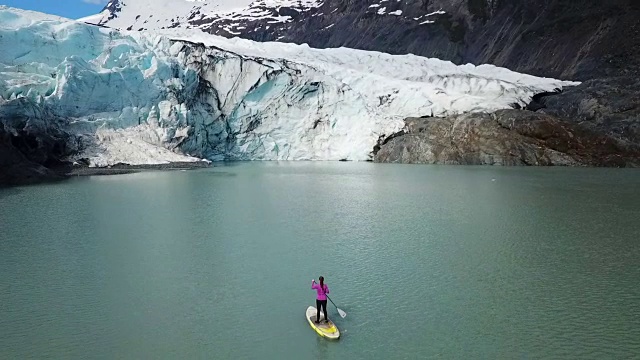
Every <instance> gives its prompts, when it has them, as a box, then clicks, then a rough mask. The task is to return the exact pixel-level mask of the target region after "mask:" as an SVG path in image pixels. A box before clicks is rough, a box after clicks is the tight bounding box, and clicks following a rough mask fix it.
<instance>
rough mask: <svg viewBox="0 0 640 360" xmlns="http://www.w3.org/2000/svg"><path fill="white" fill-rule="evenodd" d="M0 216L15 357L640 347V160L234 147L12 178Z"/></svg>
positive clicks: (0, 195)
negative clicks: (220, 158)
mask: <svg viewBox="0 0 640 360" xmlns="http://www.w3.org/2000/svg"><path fill="white" fill-rule="evenodd" d="M0 229H1V231H0V274H2V276H1V277H0V358H3V359H5V358H6V359H18V358H19V359H22V358H65V359H70V358H74V359H79V358H82V359H85V358H105V359H114V358H119V359H142V358H148V359H151V358H153V359H164V358H170V359H178V358H179V359H187V358H189V359H194V358H209V359H422V358H447V359H461V358H492V359H495V358H578V359H603V358H639V357H640V286H638V284H639V279H640V172H639V171H636V170H614V169H567V168H499V167H455V166H451V167H447V166H416V165H391V164H372V163H239V164H229V165H228V166H220V167H216V168H213V169H207V170H197V171H184V172H148V173H139V174H132V175H122V176H109V177H106V176H104V177H91V178H78V179H73V180H71V181H67V182H64V183H58V184H52V185H42V186H33V187H22V188H15V189H6V190H0ZM320 275H323V276H324V277H325V279H326V281H327V284H328V285H329V287H330V289H331V294H330V295H331V298H332V299H333V301H334V302H335V303H336V304H337V305H338V307H340V308H341V309H343V310H344V311H346V312H347V317H346V318H344V319H342V318H340V317H339V316H338V314H337V311H336V309H335V307H334V306H333V305H332V304H331V303H329V304H328V310H329V316H330V317H333V320H334V321H335V322H336V324H337V325H338V326H339V328H340V329H341V331H342V338H341V339H340V340H338V341H337V342H330V341H327V340H324V339H322V338H320V337H319V336H317V335H316V334H315V332H313V330H312V329H311V328H310V327H309V325H308V324H307V323H306V320H305V318H304V312H305V309H306V308H307V306H309V305H314V292H313V291H312V290H311V289H310V282H311V279H313V278H315V279H317V278H318V276H320Z"/></svg>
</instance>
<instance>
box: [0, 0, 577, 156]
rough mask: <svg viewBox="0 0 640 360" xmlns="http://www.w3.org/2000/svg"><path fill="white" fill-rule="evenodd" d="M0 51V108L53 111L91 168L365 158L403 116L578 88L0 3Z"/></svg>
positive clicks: (496, 105) (493, 105)
mask: <svg viewBox="0 0 640 360" xmlns="http://www.w3.org/2000/svg"><path fill="white" fill-rule="evenodd" d="M234 3H235V2H234ZM201 4H202V3H201ZM228 4H231V2H229V3H228ZM0 47H1V48H2V49H4V50H5V51H3V52H0V113H6V112H9V111H14V110H12V109H15V108H16V104H17V101H29V103H30V104H31V106H32V107H33V109H35V110H34V114H36V115H33V116H32V118H33V119H32V120H33V121H40V122H43V123H46V122H47V121H49V119H50V118H51V117H55V118H61V119H65V121H66V122H65V124H64V125H62V126H63V129H62V130H64V131H67V132H69V133H72V134H76V135H77V136H79V137H80V138H81V139H82V141H83V149H84V150H83V151H82V152H81V153H80V154H77V155H76V156H75V157H74V159H73V160H77V159H80V158H88V159H89V161H90V163H91V164H92V165H93V166H107V165H112V164H115V163H118V162H122V163H130V164H152V163H163V162H167V161H196V160H198V159H201V158H206V159H209V160H223V159H232V160H235V159H239V160H340V159H349V160H367V159H369V158H370V154H371V151H372V149H373V147H374V145H375V144H376V142H377V140H378V138H379V137H380V136H381V135H390V134H392V133H394V132H397V131H399V130H401V129H402V127H403V126H404V122H403V120H404V119H405V118H406V117H409V116H422V115H435V116H443V115H450V114H458V113H462V112H468V111H493V110H497V109H503V108H509V107H510V105H511V104H513V103H519V104H525V103H528V102H529V101H530V99H531V98H532V96H533V95H534V94H536V93H540V92H543V91H552V90H554V89H556V88H562V87H564V86H569V85H576V84H577V83H572V82H564V81H560V80H555V79H546V78H538V77H533V76H529V75H524V74H519V73H516V72H512V71H509V70H507V69H503V68H498V67H495V66H491V65H482V66H473V65H470V64H468V65H463V66H456V65H454V64H453V63H451V62H445V61H441V60H438V59H429V58H423V57H418V56H414V55H403V56H394V55H389V54H385V53H379V52H369V51H361V50H353V49H347V48H336V49H325V50H320V49H312V48H309V47H308V46H306V45H295V44H283V43H275V42H274V43H257V42H252V41H249V40H243V39H237V38H236V39H226V38H223V37H218V36H213V35H208V34H205V33H203V32H201V31H199V30H189V29H180V28H176V29H164V30H156V31H143V32H128V31H116V30H113V29H107V28H101V27H95V26H90V25H87V24H84V23H82V22H76V21H70V20H67V19H62V18H57V17H53V16H48V15H43V14H38V13H33V12H27V11H21V10H16V9H12V8H7V7H0ZM56 126H57V125H56ZM185 154H191V155H192V156H186V155H185Z"/></svg>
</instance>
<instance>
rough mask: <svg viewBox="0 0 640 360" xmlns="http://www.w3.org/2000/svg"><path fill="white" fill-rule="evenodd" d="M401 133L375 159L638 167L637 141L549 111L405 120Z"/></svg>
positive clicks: (487, 163)
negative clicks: (561, 117)
mask: <svg viewBox="0 0 640 360" xmlns="http://www.w3.org/2000/svg"><path fill="white" fill-rule="evenodd" d="M404 131H405V134H402V135H399V136H394V137H393V138H392V139H391V140H389V141H388V142H387V143H386V144H384V145H382V146H381V147H380V149H379V151H378V152H377V154H376V155H375V158H374V161H375V162H393V163H398V162H399V163H422V164H459V165H508V166H513V165H540V166H549V165H562V166H607V167H638V166H639V165H640V147H639V146H638V145H637V144H633V143H629V142H626V141H623V140H620V139H616V138H614V137H612V136H609V135H604V134H600V133H598V132H596V131H593V130H591V129H589V128H586V127H583V126H581V125H578V124H573V123H569V122H566V121H563V120H560V119H559V118H557V117H555V116H551V115H546V114H541V113H536V112H531V111H525V110H500V111H497V112H495V113H492V114H487V113H469V114H463V115H457V116H451V117H446V118H429V119H424V118H409V119H407V120H406V129H405V130H404Z"/></svg>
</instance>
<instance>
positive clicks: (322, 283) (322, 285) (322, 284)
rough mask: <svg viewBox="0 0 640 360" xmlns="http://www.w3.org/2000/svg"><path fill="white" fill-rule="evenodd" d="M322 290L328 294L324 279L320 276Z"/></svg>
mask: <svg viewBox="0 0 640 360" xmlns="http://www.w3.org/2000/svg"><path fill="white" fill-rule="evenodd" d="M319 279H320V289H322V292H326V291H327V290H325V289H324V277H322V276H320V278H319Z"/></svg>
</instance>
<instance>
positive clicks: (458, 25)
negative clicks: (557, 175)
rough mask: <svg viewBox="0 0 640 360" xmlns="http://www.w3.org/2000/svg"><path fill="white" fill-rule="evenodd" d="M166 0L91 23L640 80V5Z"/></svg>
mask: <svg viewBox="0 0 640 360" xmlns="http://www.w3.org/2000/svg"><path fill="white" fill-rule="evenodd" d="M162 1H163V2H164V3H167V4H173V6H169V5H167V6H153V5H149V4H147V2H148V0H112V1H111V2H110V3H109V4H108V5H107V7H106V8H105V11H104V15H103V16H101V17H99V18H98V19H97V20H96V19H95V18H93V19H92V20H91V21H93V22H97V23H100V24H103V25H106V26H112V27H117V28H121V29H127V28H129V29H133V30H138V29H154V28H163V27H165V28H166V27H185V28H199V29H201V30H203V31H206V32H209V33H212V34H216V35H221V36H226V37H236V36H237V37H242V38H246V39H251V40H256V41H282V42H294V43H298V44H301V43H307V44H309V46H311V47H319V48H324V47H340V46H344V47H351V48H357V49H364V50H375V51H381V52H387V53H391V54H406V53H413V54H416V55H421V56H427V57H437V58H440V59H443V60H451V61H453V62H455V63H458V64H461V63H467V62H470V63H474V64H482V63H490V64H494V65H497V66H503V67H507V68H509V69H512V70H515V71H519V72H525V73H530V74H534V75H539V76H548V77H556V78H569V79H578V80H587V79H591V78H594V77H602V76H612V75H614V74H638V68H639V64H640V23H639V22H638V19H639V18H640V2H638V1H637V0H607V1H602V0H582V1H576V0H509V1H506V0H398V1H386V0H373V1H372V0H349V1H345V0H325V1H314V0H305V1H292V0H279V1H253V2H251V1H250V0H242V1H237V5H235V6H232V7H229V6H226V5H225V4H226V1H225V0H208V1H205V2H186V1H184V0H162ZM156 3H157V1H156ZM225 6H226V7H225ZM163 8H170V9H172V11H168V12H167V11H166V10H165V9H163ZM149 9H151V10H149ZM219 9H224V10H219Z"/></svg>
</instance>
